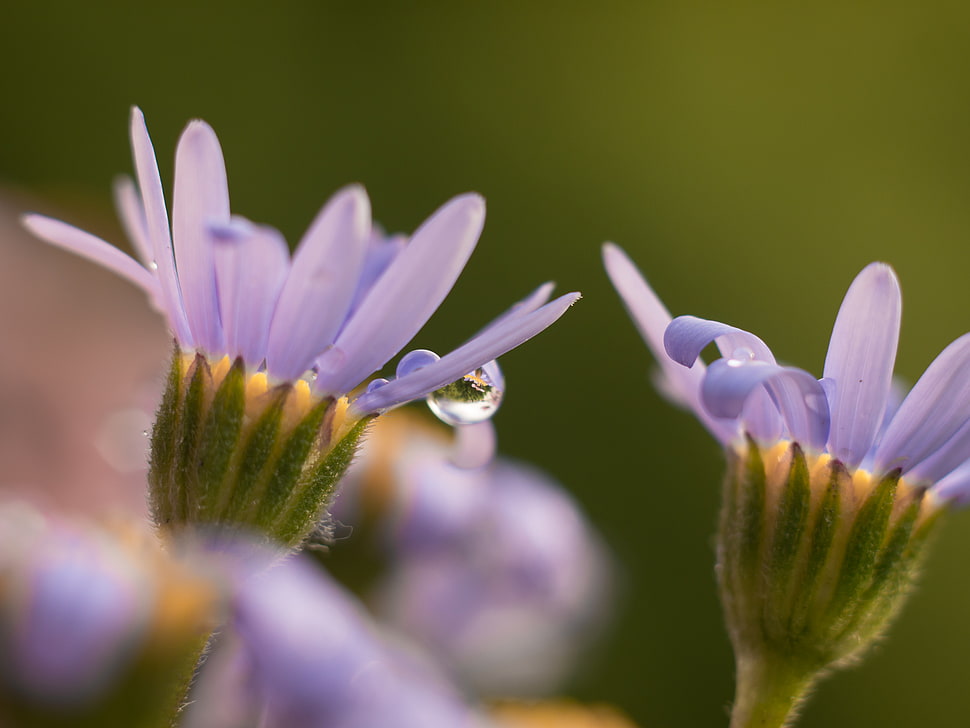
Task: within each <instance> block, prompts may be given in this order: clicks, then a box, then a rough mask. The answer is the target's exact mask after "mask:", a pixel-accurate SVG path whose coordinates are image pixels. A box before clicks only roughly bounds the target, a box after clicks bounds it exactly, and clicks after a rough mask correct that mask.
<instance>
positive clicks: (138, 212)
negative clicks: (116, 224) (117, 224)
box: [114, 175, 155, 268]
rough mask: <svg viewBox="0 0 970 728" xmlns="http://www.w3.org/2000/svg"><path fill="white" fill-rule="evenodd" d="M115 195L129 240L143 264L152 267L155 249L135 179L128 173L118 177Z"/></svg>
mask: <svg viewBox="0 0 970 728" xmlns="http://www.w3.org/2000/svg"><path fill="white" fill-rule="evenodd" d="M114 197H115V208H117V210H118V217H119V219H120V220H121V225H122V227H124V229H125V234H126V235H127V236H128V240H130V241H131V244H132V246H133V247H134V248H135V252H136V253H137V254H138V258H139V260H141V262H142V265H144V266H145V267H146V268H151V267H152V264H153V263H154V261H155V249H154V248H153V246H152V241H151V237H150V236H149V235H148V221H147V220H146V219H145V208H144V207H143V206H142V202H141V197H140V196H139V195H138V188H137V187H135V182H134V180H132V179H131V177H128V176H127V175H121V176H120V177H117V178H116V179H115V182H114Z"/></svg>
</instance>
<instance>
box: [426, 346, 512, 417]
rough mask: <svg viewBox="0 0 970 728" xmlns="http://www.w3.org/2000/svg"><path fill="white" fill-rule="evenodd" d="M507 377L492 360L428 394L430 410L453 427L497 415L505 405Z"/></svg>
mask: <svg viewBox="0 0 970 728" xmlns="http://www.w3.org/2000/svg"><path fill="white" fill-rule="evenodd" d="M504 390H505V378H504V377H503V376H502V371H501V369H499V366H498V362H496V361H490V362H489V363H488V364H486V365H485V366H483V367H480V368H478V369H476V370H475V371H473V372H469V373H468V374H466V375H465V376H463V377H462V378H461V379H459V380H457V381H455V382H452V383H451V384H446V385H445V386H444V387H442V388H441V389H436V390H435V391H434V392H432V393H431V394H429V395H428V397H427V402H428V407H429V408H430V409H431V411H432V412H434V413H435V415H436V416H437V417H438V419H439V420H441V421H442V422H446V423H447V424H449V425H474V424H475V423H477V422H484V421H485V420H487V419H489V418H490V417H491V416H492V415H494V414H495V413H496V412H497V411H498V408H499V405H500V404H501V403H502V395H503V394H504Z"/></svg>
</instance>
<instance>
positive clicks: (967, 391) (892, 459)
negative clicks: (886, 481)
mask: <svg viewBox="0 0 970 728" xmlns="http://www.w3.org/2000/svg"><path fill="white" fill-rule="evenodd" d="M968 419H970V334H964V335H963V336H961V337H960V338H959V339H957V340H956V341H954V342H953V343H952V344H950V345H949V346H948V347H946V349H944V350H943V351H942V353H941V354H940V355H939V356H938V357H936V359H935V360H934V361H933V363H932V364H930V365H929V367H928V368H927V370H926V371H925V372H924V373H923V376H922V377H920V379H919V381H918V382H916V384H915V385H914V386H913V389H912V390H911V391H910V393H909V395H908V396H907V397H906V399H905V400H903V403H902V404H901V405H900V406H899V410H898V411H897V412H896V416H895V417H893V420H892V422H890V423H889V427H887V428H886V434H885V435H884V436H883V439H882V441H881V442H880V443H879V445H878V447H877V448H876V454H875V462H874V467H875V469H876V471H877V472H885V471H887V470H889V469H892V468H896V467H901V468H902V469H903V472H904V473H905V472H907V471H909V470H911V469H912V468H913V467H915V466H916V465H918V464H919V463H920V462H921V461H922V460H924V459H925V458H927V457H929V456H930V455H932V454H933V453H934V452H936V451H937V450H938V449H939V448H940V447H942V446H943V445H944V444H945V443H946V442H947V440H949V439H950V438H951V437H953V436H954V434H956V432H957V431H958V430H959V429H960V428H961V427H962V426H963V424H964V423H965V422H966V421H967V420H968Z"/></svg>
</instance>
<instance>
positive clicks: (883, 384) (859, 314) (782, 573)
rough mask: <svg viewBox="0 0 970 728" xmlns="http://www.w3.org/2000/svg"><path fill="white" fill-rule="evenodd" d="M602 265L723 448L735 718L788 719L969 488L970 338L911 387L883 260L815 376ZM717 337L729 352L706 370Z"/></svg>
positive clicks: (897, 587)
mask: <svg viewBox="0 0 970 728" xmlns="http://www.w3.org/2000/svg"><path fill="white" fill-rule="evenodd" d="M604 260H605V263H606V269H607V271H608V273H609V275H610V277H611V279H612V281H613V284H614V285H615V286H616V289H617V291H618V292H619V293H620V296H621V297H622V298H623V301H624V303H625V304H626V307H627V309H628V310H629V312H630V315H631V317H632V318H633V321H634V323H635V324H636V326H637V328H638V329H639V331H640V333H641V335H642V336H643V338H644V340H645V341H646V342H647V345H648V346H649V347H650V349H651V350H652V351H653V353H654V355H655V356H656V358H657V360H658V361H659V363H660V368H661V377H660V379H661V386H662V388H663V389H664V390H665V392H666V393H668V394H669V395H670V396H671V397H672V398H673V399H675V400H676V401H677V402H679V403H681V404H683V405H684V406H686V407H688V408H689V409H691V410H692V411H693V412H694V413H695V414H696V416H697V417H698V419H699V420H700V421H701V422H702V423H703V424H704V425H705V427H707V429H708V430H709V431H710V432H711V433H712V434H713V435H714V437H715V438H717V439H718V440H719V441H720V442H721V443H722V444H723V445H724V446H725V449H726V451H727V454H728V461H729V464H728V474H727V478H726V480H725V485H724V501H723V507H722V516H721V523H720V533H719V537H718V562H719V563H718V579H719V584H720V589H721V598H722V603H723V606H724V611H725V615H726V621H727V623H728V628H729V631H730V633H731V638H732V643H733V645H734V649H735V655H736V658H737V665H738V693H737V701H736V704H735V711H734V718H733V722H732V726H735V727H736V728H737V727H740V726H748V725H758V726H771V725H782V724H784V721H785V720H786V719H787V717H788V716H789V715H790V713H791V711H792V709H793V706H794V705H796V704H797V703H798V701H799V700H800V697H801V696H802V695H803V694H804V693H805V692H806V691H807V690H808V688H809V687H810V685H811V684H812V683H813V682H814V680H815V679H816V677H817V676H818V674H819V673H820V672H821V671H823V670H825V669H826V668H829V667H832V666H836V665H839V664H842V663H844V662H846V661H848V660H851V659H852V658H854V657H858V656H859V655H860V654H861V652H862V651H863V650H864V649H865V648H866V646H867V645H869V644H871V643H872V641H873V640H874V639H875V638H877V637H878V636H879V635H881V634H882V633H883V631H884V630H885V629H886V627H887V626H888V623H889V621H890V620H891V618H892V617H893V616H894V615H895V613H896V612H897V611H898V609H899V607H900V606H901V604H902V601H903V596H904V595H905V593H906V592H907V591H908V589H909V588H910V586H911V585H912V582H913V579H914V576H915V572H916V569H917V567H918V564H919V561H920V557H921V555H922V550H923V549H922V546H923V545H924V543H925V539H926V536H927V534H928V532H929V531H930V529H931V526H932V524H933V523H934V522H935V521H936V516H937V515H938V514H939V513H940V512H941V511H942V510H943V508H944V507H945V506H946V505H948V504H965V503H966V502H968V501H970V334H968V335H964V336H962V337H960V338H958V339H957V340H956V341H954V342H953V343H952V344H950V346H948V347H947V348H946V349H944V351H943V352H942V353H941V354H940V355H939V356H938V357H937V358H936V360H935V361H934V362H933V363H932V364H930V366H929V368H928V369H927V370H926V372H925V373H924V374H923V376H922V377H921V378H920V379H919V381H918V382H917V383H916V384H915V386H914V387H913V388H912V390H911V391H910V392H909V393H908V394H907V395H906V396H905V397H904V398H903V397H901V395H900V393H899V391H898V385H896V384H895V383H894V381H893V364H894V361H895V357H896V347H897V343H898V340H899V327H900V312H901V298H900V290H899V284H898V281H897V279H896V275H895V273H894V272H893V270H892V269H891V268H890V267H889V266H888V265H885V264H882V263H873V264H871V265H869V266H867V267H866V268H865V269H864V270H863V271H862V272H861V273H860V274H859V275H858V276H857V277H856V279H855V280H854V281H853V283H852V285H851V286H850V287H849V290H848V292H847V293H846V296H845V299H844V300H843V302H842V307H841V308H840V310H839V313H838V316H837V317H836V320H835V326H834V328H833V330H832V337H831V340H830V342H829V349H828V354H827V356H826V359H825V366H824V370H823V372H822V378H821V379H816V378H815V376H813V375H812V374H810V373H808V372H806V371H805V370H803V369H798V368H795V367H789V366H783V365H780V364H778V362H777V361H776V360H775V358H774V356H773V354H772V352H771V350H770V349H769V348H768V347H767V346H766V345H765V343H764V342H763V341H762V340H761V339H759V338H758V337H757V336H755V335H754V334H751V333H748V332H747V331H743V330H741V329H738V328H735V327H733V326H729V325H727V324H723V323H719V322H716V321H709V320H705V319H699V318H695V317H693V316H681V317H678V318H676V319H671V317H670V314H668V313H667V310H666V309H665V308H664V306H663V304H662V303H661V302H660V300H659V299H658V298H657V296H656V295H655V294H654V293H653V291H652V290H651V289H650V287H649V286H648V285H647V283H646V281H645V280H644V279H643V277H642V276H641V275H640V273H639V272H638V271H637V270H636V268H635V267H634V265H633V263H631V261H630V260H629V259H628V258H627V257H626V255H625V254H624V253H623V252H622V251H621V250H620V249H619V248H617V247H615V246H613V245H611V244H607V245H606V246H605V248H604ZM711 343H715V344H716V345H717V347H718V349H719V351H720V353H721V358H719V359H717V360H715V361H714V362H712V363H711V364H710V365H709V366H707V367H705V365H704V364H703V363H702V362H701V361H700V359H699V357H700V354H701V352H702V351H703V350H704V348H705V347H706V346H708V345H709V344H711Z"/></svg>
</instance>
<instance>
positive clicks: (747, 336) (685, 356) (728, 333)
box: [664, 316, 775, 367]
mask: <svg viewBox="0 0 970 728" xmlns="http://www.w3.org/2000/svg"><path fill="white" fill-rule="evenodd" d="M715 341H717V344H718V348H720V349H721V353H722V354H723V355H724V356H732V355H733V354H734V353H735V351H736V350H737V349H741V348H744V349H748V350H749V351H750V352H751V357H752V358H753V359H755V360H757V361H763V362H767V363H768V364H774V363H775V357H774V355H773V354H772V353H771V349H769V348H768V345H767V344H765V342H763V341H762V340H761V339H759V338H758V337H757V336H755V335H754V334H752V333H749V332H747V331H745V330H743V329H738V328H735V327H734V326H729V325H728V324H722V323H721V322H719V321H709V320H707V319H702V318H697V317H696V316H678V317H677V318H675V319H674V320H673V321H671V322H670V325H669V326H668V327H667V330H666V331H665V332H664V348H665V350H666V351H667V354H668V355H669V356H670V358H671V359H673V360H674V361H675V362H677V363H678V364H682V365H684V366H685V367H689V366H692V365H693V364H694V362H695V361H697V357H699V356H700V355H701V352H702V351H704V348H705V347H706V346H707V345H708V344H710V343H712V342H715Z"/></svg>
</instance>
